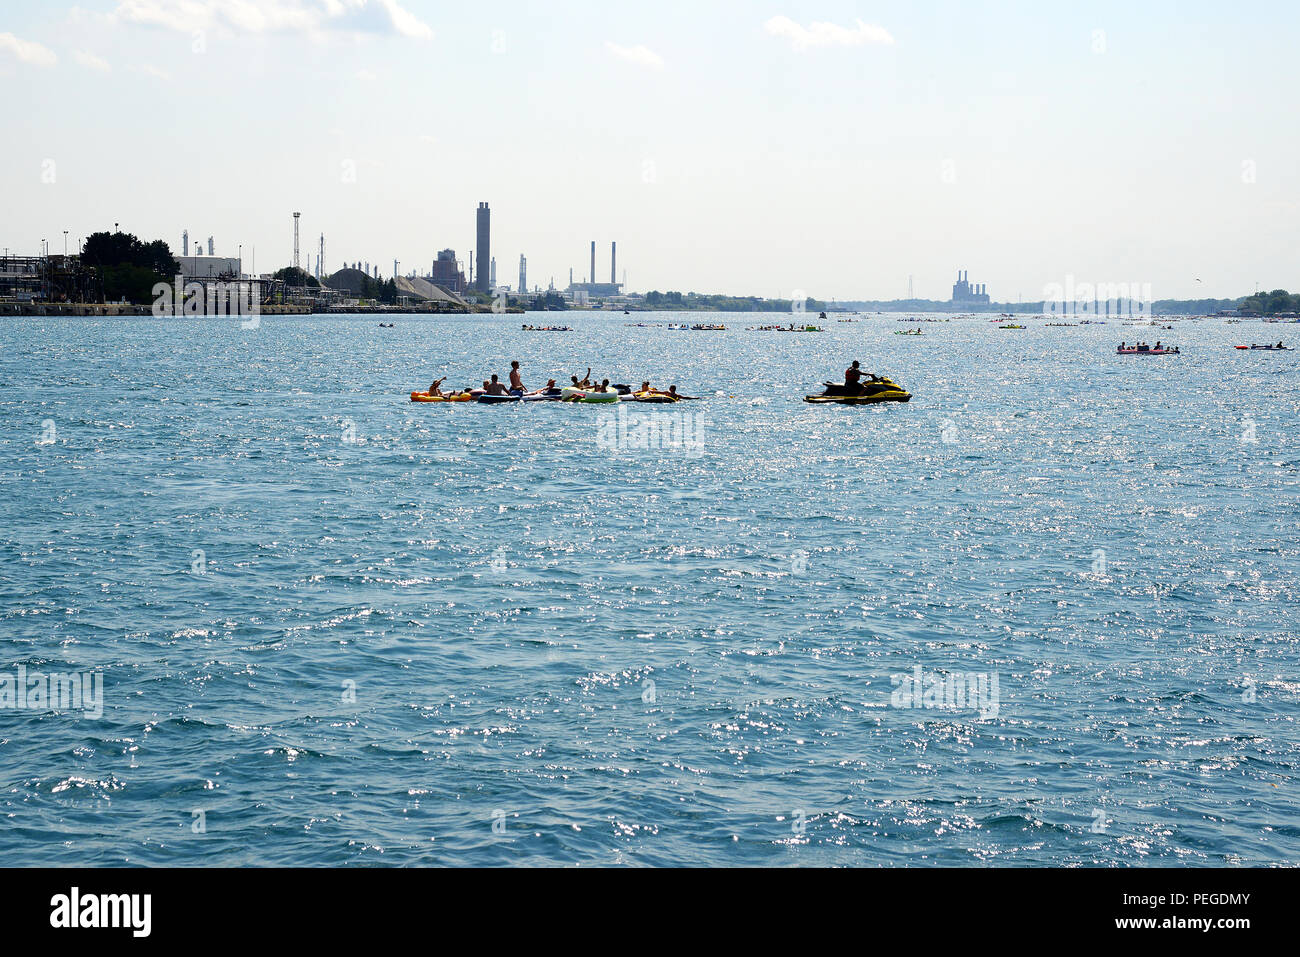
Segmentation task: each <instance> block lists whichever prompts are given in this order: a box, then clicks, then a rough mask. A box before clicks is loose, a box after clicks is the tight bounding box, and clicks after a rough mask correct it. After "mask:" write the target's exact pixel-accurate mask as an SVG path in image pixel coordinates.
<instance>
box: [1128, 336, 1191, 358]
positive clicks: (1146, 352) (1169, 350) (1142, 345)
mask: <svg viewBox="0 0 1300 957" xmlns="http://www.w3.org/2000/svg"><path fill="white" fill-rule="evenodd" d="M1115 352H1116V354H1117V355H1121V356H1177V355H1182V352H1181V351H1180V350H1179V348H1178V347H1177V346H1167V345H1165V344H1164V343H1162V342H1160V340H1158V339H1157V340H1156V344H1155V345H1154V346H1152V345H1151V344H1150V343H1146V342H1139V343H1135V344H1134V345H1131V346H1130V345H1129V344H1128V343H1127V342H1121V343H1120V344H1119V348H1118V349H1116V350H1115Z"/></svg>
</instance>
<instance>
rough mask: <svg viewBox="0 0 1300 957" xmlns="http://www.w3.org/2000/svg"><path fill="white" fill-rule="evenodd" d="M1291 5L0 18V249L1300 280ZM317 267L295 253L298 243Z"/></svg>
mask: <svg viewBox="0 0 1300 957" xmlns="http://www.w3.org/2000/svg"><path fill="white" fill-rule="evenodd" d="M1298 19H1300V17H1298V16H1297V13H1296V11H1295V9H1294V8H1293V7H1292V6H1290V5H1285V4H1281V3H1270V4H1254V5H1247V6H1242V7H1227V6H1222V5H1214V4H1211V3H1203V2H1197V3H1174V2H1158V3H1151V4H1148V5H1145V6H1144V8H1143V9H1133V8H1130V7H1128V6H1126V5H1124V4H1121V3H1117V2H1099V3H1093V4H1090V5H1089V7H1088V9H1086V10H1080V9H1069V10H1056V9H1052V10H1048V9H1042V8H1041V7H1040V6H1038V5H1035V4H1031V3H1028V2H1012V3H1005V4H997V5H992V4H988V5H985V4H978V5H977V4H958V3H955V2H949V3H926V4H910V3H903V2H879V3H852V2H844V0H824V2H816V3H810V2H781V3H773V4H752V3H744V2H740V0H718V2H714V3H709V4H686V3H682V2H680V0H665V2H663V3H660V4H658V5H656V6H655V8H654V9H653V10H641V9H611V8H607V7H605V6H598V5H592V4H582V3H558V4H551V5H548V6H547V7H546V8H544V9H539V8H536V7H532V8H530V7H529V5H527V4H522V3H514V2H503V3H499V4H495V5H493V6H492V7H491V8H490V9H483V8H471V7H462V8H460V9H446V8H444V7H442V6H441V5H438V4H434V3H432V2H421V0H369V2H367V0H98V2H97V0H87V2H83V3H82V4H80V5H71V4H60V3H55V4H50V5H40V6H35V5H33V6H25V7H24V8H22V9H18V10H13V9H6V11H5V14H4V17H3V20H0V79H3V80H4V81H5V82H6V83H7V84H8V85H9V87H10V88H11V89H14V90H19V91H21V94H22V96H21V102H22V107H23V109H22V110H21V111H20V112H18V113H17V114H16V119H15V120H13V121H11V123H10V130H11V131H12V133H11V135H10V136H9V137H8V138H7V139H8V141H9V143H10V146H9V148H8V149H6V150H4V151H3V153H2V154H0V171H3V175H4V181H5V183H6V184H7V186H8V188H7V189H6V190H5V203H4V209H3V225H2V226H0V245H3V246H6V247H9V248H10V250H11V251H12V252H14V253H25V254H35V253H36V252H37V251H38V249H39V244H40V241H41V240H42V239H46V240H48V241H49V245H50V249H51V251H53V252H56V253H57V252H60V251H61V250H62V245H63V235H62V233H63V231H64V230H68V231H69V248H70V249H74V248H75V244H76V242H77V240H78V238H81V237H84V236H86V235H88V234H90V233H92V232H95V231H99V230H104V229H111V228H112V226H113V224H114V223H115V222H117V223H120V224H121V227H122V228H123V229H124V230H126V231H129V232H132V233H135V234H137V235H139V236H141V237H142V238H145V239H164V240H166V241H167V242H168V243H169V244H170V245H171V246H172V249H173V251H175V252H176V253H178V254H179V252H180V237H181V232H182V230H184V229H188V230H189V231H190V238H191V241H192V242H206V239H207V237H208V236H209V235H212V236H215V237H216V252H217V254H218V255H229V256H233V255H236V250H237V247H238V246H239V245H241V244H242V246H243V249H244V258H245V263H246V265H247V264H249V263H250V262H251V261H252V259H253V256H254V250H255V257H256V258H255V262H256V267H257V269H258V271H260V272H265V271H270V270H272V269H275V268H278V267H280V266H283V265H287V264H288V263H289V262H290V260H291V258H292V235H293V230H292V216H291V214H292V212H293V211H294V210H300V211H301V212H302V214H303V215H302V247H303V257H304V266H306V265H307V264H308V262H309V261H310V262H314V259H315V252H316V249H317V243H318V240H319V236H320V234H321V233H322V232H323V233H325V235H326V242H327V249H326V267H327V270H328V271H330V272H333V271H334V270H336V269H338V268H340V267H341V266H342V265H343V264H344V263H345V262H348V263H350V262H355V261H357V260H361V261H369V262H371V263H372V264H377V265H379V267H380V269H381V271H382V272H383V273H384V274H385V275H389V274H391V271H392V263H393V260H394V259H396V260H399V261H400V262H401V264H402V271H403V272H406V271H407V270H409V269H416V270H417V271H419V272H421V273H424V272H426V271H427V270H428V268H429V264H430V262H431V260H432V259H433V258H434V257H435V255H436V254H437V252H438V250H441V249H443V248H447V247H450V248H452V249H455V250H456V252H457V255H458V257H459V258H460V259H461V260H462V261H465V262H466V263H468V259H469V253H470V250H471V249H472V246H473V240H474V214H475V209H476V207H477V205H478V203H479V202H483V201H486V202H489V203H490V204H491V206H492V215H493V254H494V256H495V257H496V260H497V268H498V273H497V278H498V281H499V282H501V283H503V284H514V283H515V282H517V277H518V267H519V256H520V254H521V253H522V254H524V255H526V256H527V257H528V274H529V283H530V285H541V286H543V287H545V286H546V285H547V284H548V283H549V282H550V281H551V280H552V279H554V281H555V283H556V285H557V286H560V287H563V286H564V285H566V284H567V282H568V276H569V269H570V268H572V269H573V270H574V274H575V278H577V279H578V280H582V279H583V278H585V277H586V275H587V272H588V271H589V267H588V263H589V256H590V243H591V241H592V240H595V241H596V242H597V244H598V250H599V251H598V257H597V275H596V279H598V280H600V281H605V280H607V279H608V278H609V244H610V242H611V241H617V242H618V250H619V277H618V278H619V279H620V281H621V280H622V278H623V272H624V270H625V269H626V270H627V275H628V279H629V282H630V287H631V289H633V290H635V291H647V290H650V289H658V290H661V291H667V290H678V291H682V292H688V291H695V292H700V293H727V294H736V295H759V296H765V297H771V298H775V297H780V298H788V297H790V296H791V295H792V294H794V293H795V292H796V291H801V292H804V293H806V294H808V295H810V296H814V297H817V298H819V299H826V300H829V299H838V300H854V299H858V300H868V299H901V298H906V297H907V295H908V281H909V276H913V277H915V278H914V288H915V295H916V297H917V298H923V299H940V300H943V299H947V298H948V296H949V294H950V292H951V286H952V283H953V282H954V280H955V278H956V275H957V271H958V270H959V269H962V270H968V271H969V274H970V280H971V282H973V283H985V284H987V286H988V291H989V294H990V295H991V296H992V297H993V299H994V300H995V301H1001V302H1015V301H1017V299H1018V298H1019V299H1023V300H1025V301H1034V300H1037V299H1041V298H1042V296H1043V294H1044V289H1045V287H1046V286H1048V285H1050V284H1053V283H1064V282H1065V281H1066V279H1067V277H1070V276H1073V277H1074V278H1075V280H1076V281H1078V282H1104V283H1119V282H1128V283H1139V284H1150V286H1151V289H1152V294H1153V296H1154V297H1155V298H1157V299H1167V298H1180V299H1181V298H1210V297H1213V298H1230V297H1235V296H1239V295H1243V294H1247V293H1249V292H1251V291H1253V290H1254V288H1255V287H1256V284H1258V285H1259V287H1260V288H1263V289H1272V288H1276V287H1289V288H1293V289H1294V288H1295V287H1296V286H1297V285H1300V283H1296V282H1293V281H1290V280H1291V277H1292V276H1293V275H1294V273H1295V269H1296V262H1297V254H1298V253H1300V227H1298V226H1297V221H1296V217H1295V213H1296V211H1297V206H1298V205H1300V204H1298V201H1297V198H1296V197H1297V195H1300V193H1298V191H1297V187H1298V186H1300V164H1297V163H1296V159H1297V156H1298V153H1300V150H1298V149H1297V147H1298V146H1300V142H1298V137H1300V134H1297V133H1296V131H1295V130H1294V129H1293V124H1291V123H1289V122H1288V121H1289V118H1290V114H1289V110H1288V107H1289V106H1290V103H1291V101H1292V100H1293V99H1294V98H1295V97H1294V94H1295V93H1296V91H1297V86H1298V84H1297V80H1296V79H1295V77H1294V76H1293V71H1292V69H1291V57H1290V56H1289V54H1290V52H1291V51H1290V46H1291V44H1290V38H1291V37H1294V36H1295V35H1296V31H1295V30H1294V29H1288V27H1294V26H1296V25H1297V24H1296V21H1297V20H1298ZM309 256H310V260H309V259H308V257H309Z"/></svg>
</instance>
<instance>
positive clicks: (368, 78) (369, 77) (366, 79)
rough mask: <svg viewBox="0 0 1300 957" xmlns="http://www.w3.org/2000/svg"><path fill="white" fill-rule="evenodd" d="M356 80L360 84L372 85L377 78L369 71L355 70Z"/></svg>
mask: <svg viewBox="0 0 1300 957" xmlns="http://www.w3.org/2000/svg"><path fill="white" fill-rule="evenodd" d="M357 79H358V80H360V81H361V82H362V83H374V82H375V80H377V79H379V77H377V76H375V75H374V74H373V73H371V72H370V71H369V70H357Z"/></svg>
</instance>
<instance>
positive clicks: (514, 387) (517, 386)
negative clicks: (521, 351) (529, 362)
mask: <svg viewBox="0 0 1300 957" xmlns="http://www.w3.org/2000/svg"><path fill="white" fill-rule="evenodd" d="M510 391H511V392H518V393H519V394H520V395H523V394H524V393H525V392H527V391H528V390H527V389H525V388H524V380H523V378H522V377H521V376H520V375H519V363H518V362H512V363H510Z"/></svg>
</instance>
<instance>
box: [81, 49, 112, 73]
mask: <svg viewBox="0 0 1300 957" xmlns="http://www.w3.org/2000/svg"><path fill="white" fill-rule="evenodd" d="M72 59H74V60H76V61H77V62H78V63H79V64H81V65H82V66H84V67H85V68H86V69H87V70H98V71H100V72H101V73H111V72H112V70H113V68H112V67H111V66H110V65H109V63H108V61H107V60H105V59H103V58H102V57H97V56H95V54H93V53H87V52H86V51H85V50H77V51H76V52H75V53H73V54H72Z"/></svg>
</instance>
